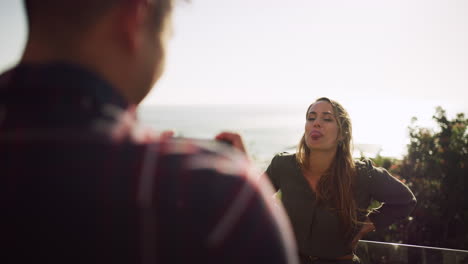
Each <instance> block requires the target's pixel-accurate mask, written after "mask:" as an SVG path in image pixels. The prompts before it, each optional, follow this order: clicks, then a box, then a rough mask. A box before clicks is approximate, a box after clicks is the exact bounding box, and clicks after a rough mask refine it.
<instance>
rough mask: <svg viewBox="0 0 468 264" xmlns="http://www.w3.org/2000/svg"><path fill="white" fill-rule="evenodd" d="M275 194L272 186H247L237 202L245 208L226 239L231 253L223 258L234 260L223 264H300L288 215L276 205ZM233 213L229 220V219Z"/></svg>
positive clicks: (255, 183)
mask: <svg viewBox="0 0 468 264" xmlns="http://www.w3.org/2000/svg"><path fill="white" fill-rule="evenodd" d="M272 194H273V192H272V189H271V186H270V185H264V184H260V183H259V182H258V181H251V180H247V181H246V182H245V183H243V187H242V188H241V190H240V191H239V193H238V195H237V196H236V199H237V200H238V201H242V200H243V201H244V202H245V204H244V205H245V207H244V211H243V212H242V214H240V215H239V218H238V219H237V221H236V224H235V226H234V227H233V229H232V232H229V235H227V237H226V239H227V240H225V243H224V245H225V246H226V247H225V248H224V250H226V251H227V252H225V254H222V255H224V256H230V257H229V258H230V260H229V261H227V260H226V261H227V262H226V261H222V262H223V263H270V264H271V263H273V264H274V263H278V264H280V263H299V262H298V257H297V248H296V244H295V240H294V236H293V232H292V229H291V226H290V224H289V221H288V220H287V216H286V213H285V211H284V210H283V208H282V207H277V206H274V205H273V204H272V201H271V200H272V199H271V196H272ZM239 204H241V203H238V202H234V203H233V204H231V209H232V210H234V211H236V210H238V209H239V208H240V207H242V206H239ZM236 207H237V208H236ZM232 210H231V211H228V212H227V214H226V215H225V217H228V218H229V217H230V212H233V211H232ZM228 218H225V220H228ZM221 226H222V223H221ZM215 232H216V230H215ZM234 260H235V261H234ZM220 263H221V262H220Z"/></svg>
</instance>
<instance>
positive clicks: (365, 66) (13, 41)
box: [0, 0, 468, 152]
mask: <svg viewBox="0 0 468 264" xmlns="http://www.w3.org/2000/svg"><path fill="white" fill-rule="evenodd" d="M21 2H22V1H19V0H2V1H1V2H0V43H2V46H1V47H2V48H1V50H0V71H1V70H4V69H6V68H7V67H9V66H11V65H13V64H14V63H16V62H17V60H18V58H19V56H20V54H21V51H22V48H23V46H24V42H25V38H26V33H25V21H24V15H23V13H22V10H21V5H20V3H21ZM174 29H175V35H174V38H173V40H172V41H171V42H170V46H169V54H168V61H167V67H166V74H165V75H164V76H163V78H162V79H161V81H160V82H159V83H158V84H157V85H156V89H154V90H153V92H152V93H151V94H150V95H149V96H148V97H147V99H146V100H145V101H144V104H145V105H151V104H213V103H216V104H231V103H232V104H237V103H247V104H294V105H304V108H305V107H306V106H307V105H308V104H309V102H311V101H313V100H314V99H316V98H318V97H321V96H327V97H330V98H333V99H336V100H337V101H339V102H341V103H342V104H343V105H344V106H345V108H347V109H348V111H349V112H350V114H351V117H352V118H353V120H354V127H355V128H360V129H359V130H358V131H356V133H355V134H356V135H355V139H356V141H361V142H367V143H376V144H379V142H380V143H382V142H383V141H388V140H393V141H394V142H395V144H394V145H395V146H398V147H395V148H396V149H397V148H398V149H401V145H403V144H404V142H405V140H406V135H407V131H406V127H407V126H408V125H409V120H410V117H411V116H418V117H420V119H422V123H430V117H431V116H432V114H433V113H434V108H435V107H436V106H437V105H440V106H442V107H444V108H446V109H448V114H449V116H453V115H454V114H455V112H465V113H468V104H467V103H466V101H467V98H468V89H467V87H468V1H464V0H386V1H384V0H192V1H191V3H190V4H185V3H181V4H178V5H177V7H176V10H175V13H174ZM355 130H356V129H355ZM391 138H393V139H391ZM390 152H391V151H390Z"/></svg>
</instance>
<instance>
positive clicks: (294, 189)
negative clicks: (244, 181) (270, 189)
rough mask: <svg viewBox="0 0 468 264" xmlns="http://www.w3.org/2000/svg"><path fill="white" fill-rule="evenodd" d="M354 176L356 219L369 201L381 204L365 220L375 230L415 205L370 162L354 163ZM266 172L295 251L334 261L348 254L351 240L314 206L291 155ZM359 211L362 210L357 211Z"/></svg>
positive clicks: (335, 221)
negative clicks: (278, 198) (291, 232)
mask: <svg viewBox="0 0 468 264" xmlns="http://www.w3.org/2000/svg"><path fill="white" fill-rule="evenodd" d="M356 167H357V169H358V175H357V179H356V182H355V183H356V184H355V187H354V188H355V190H354V196H355V199H356V204H357V206H358V208H359V209H360V210H359V212H358V215H359V219H361V220H363V219H364V217H365V210H366V209H367V208H368V207H369V204H370V202H371V199H375V200H377V201H379V202H382V203H383V205H382V207H380V208H379V209H378V211H373V212H372V213H371V214H370V215H369V218H370V220H371V221H372V222H373V223H374V225H375V227H376V229H377V230H380V229H383V228H386V227H387V226H389V225H390V224H392V223H394V222H396V221H398V220H401V219H403V218H405V217H407V216H408V215H409V214H410V213H411V212H412V210H413V208H414V206H415V205H416V198H415V197H414V195H413V193H412V192H411V190H410V189H409V188H408V187H407V186H406V185H404V184H403V183H402V182H401V181H399V180H398V179H396V178H394V177H393V176H391V175H390V174H389V173H388V172H387V171H386V170H385V169H383V168H377V167H374V166H373V165H372V163H371V161H370V160H365V161H356ZM266 173H267V175H268V177H269V179H270V181H271V182H272V184H273V186H274V188H275V190H276V191H277V190H281V201H282V203H283V206H284V208H285V209H286V212H287V214H288V216H289V219H290V221H291V224H292V227H293V230H294V234H295V237H296V241H297V245H298V248H299V252H301V253H302V254H305V255H310V256H317V257H321V258H337V257H340V256H344V255H347V254H350V253H352V249H351V240H352V237H350V236H346V235H345V234H344V232H343V231H342V229H341V228H340V225H341V224H340V220H339V218H338V216H337V214H336V213H335V212H333V211H332V210H331V209H330V208H328V207H327V206H320V205H317V204H316V203H315V193H314V191H313V190H312V188H311V187H310V185H309V183H308V182H307V180H306V179H305V178H304V176H303V174H302V171H301V169H300V167H299V164H298V163H297V161H296V157H295V154H286V153H281V154H278V155H276V156H275V157H274V158H273V160H272V161H271V163H270V165H269V166H268V168H267V170H266ZM361 209H362V210H361Z"/></svg>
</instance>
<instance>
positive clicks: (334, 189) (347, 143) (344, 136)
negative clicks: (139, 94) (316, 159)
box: [296, 97, 357, 235]
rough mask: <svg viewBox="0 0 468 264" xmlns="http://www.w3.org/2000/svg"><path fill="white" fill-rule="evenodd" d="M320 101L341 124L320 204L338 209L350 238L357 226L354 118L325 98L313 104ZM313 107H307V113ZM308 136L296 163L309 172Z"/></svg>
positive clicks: (321, 183) (322, 182) (319, 192)
mask: <svg viewBox="0 0 468 264" xmlns="http://www.w3.org/2000/svg"><path fill="white" fill-rule="evenodd" d="M320 101H325V102H328V103H330V104H331V105H332V107H333V112H334V115H335V119H336V120H337V124H338V134H339V137H338V138H339V140H338V147H337V151H336V156H335V158H334V160H333V161H332V163H331V165H330V167H329V168H328V169H327V171H326V172H325V173H324V174H323V175H322V176H321V178H320V180H319V182H318V184H317V190H316V195H317V202H318V203H319V204H325V205H327V206H329V207H331V208H333V209H335V210H336V211H337V213H338V216H339V218H340V220H341V222H342V224H343V229H344V230H343V231H344V232H346V234H348V235H350V234H351V233H352V232H353V230H354V228H355V226H356V224H357V213H356V210H357V205H356V201H355V200H354V195H353V185H354V181H355V178H356V168H355V165H354V161H353V157H352V153H351V139H352V127H351V119H350V117H349V115H348V112H347V111H346V110H345V109H344V108H343V107H342V106H341V105H340V104H339V103H338V102H336V101H333V100H331V99H328V98H326V97H322V98H319V99H317V100H316V101H315V102H314V103H316V102H320ZM311 106H312V105H310V106H309V107H308V108H307V112H308V111H309V108H310V107H311ZM307 114H308V113H306V118H307ZM305 136H306V135H305V132H304V134H303V135H302V138H301V141H300V142H299V145H298V147H297V152H296V160H297V162H298V163H299V166H300V167H301V168H303V169H306V170H307V169H308V168H309V156H310V149H309V147H307V144H306V142H305Z"/></svg>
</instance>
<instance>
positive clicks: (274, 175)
mask: <svg viewBox="0 0 468 264" xmlns="http://www.w3.org/2000/svg"><path fill="white" fill-rule="evenodd" d="M265 175H266V176H267V177H268V179H269V180H270V182H271V183H272V185H273V188H274V191H278V190H279V189H280V181H279V176H280V173H279V171H278V155H275V156H274V157H273V159H272V160H271V163H270V165H268V168H267V169H266V171H265Z"/></svg>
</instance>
